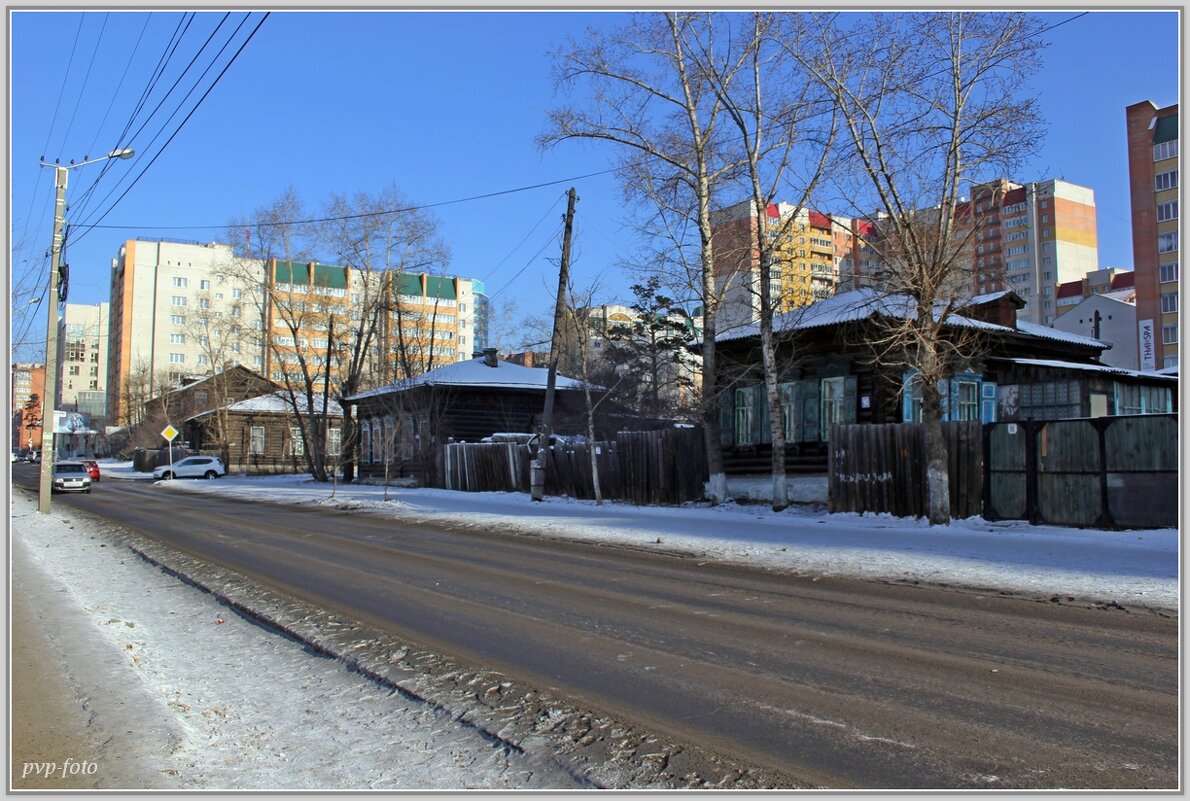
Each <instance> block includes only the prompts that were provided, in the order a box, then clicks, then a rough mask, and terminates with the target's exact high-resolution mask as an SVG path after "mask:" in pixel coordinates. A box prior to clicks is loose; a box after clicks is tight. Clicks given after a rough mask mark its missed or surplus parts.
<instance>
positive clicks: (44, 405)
mask: <svg viewBox="0 0 1190 801" xmlns="http://www.w3.org/2000/svg"><path fill="white" fill-rule="evenodd" d="M132 155H133V150H132V148H130V147H126V148H124V149H122V150H113V151H112V152H111V153H108V154H107V155H106V156H100V157H99V158H97V159H85V160H84V161H80V162H79V163H77V164H75V163H73V162H72V163H70V164H66V165H62V164H47V163H46V162H45V161H42V162H41V166H43V167H53V168H54V188H55V190H56V195H55V198H54V237H53V240H52V241H51V243H50V291H49V294H48V295H46V297H47V298H48V300H49V309H48V310H47V311H46V326H45V392H44V393H43V397H42V399H41V481H40V483H39V485H38V489H37V511H38V512H40V513H42V514H49V513H50V495H51V494H52V492H53V489H54V407H55V406H56V405H57V404H58V303H59V300H58V271H59V270H60V269H61V264H62V237H63V231H64V229H65V228H66V175H67V173H68V172H69V171H70V170H73V169H74V168H75V167H82V166H84V165H87V164H95V163H96V162H100V161H107V160H108V159H128V158H132Z"/></svg>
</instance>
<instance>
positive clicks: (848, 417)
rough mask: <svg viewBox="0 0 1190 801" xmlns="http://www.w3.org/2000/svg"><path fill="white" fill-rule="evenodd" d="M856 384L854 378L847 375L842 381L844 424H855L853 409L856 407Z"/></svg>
mask: <svg viewBox="0 0 1190 801" xmlns="http://www.w3.org/2000/svg"><path fill="white" fill-rule="evenodd" d="M857 384H858V382H857V381H856V378H855V376H853V375H849V376H847V377H846V378H844V379H843V419H842V422H844V423H854V422H855V407H856V406H857V405H858V401H857V400H856V394H857Z"/></svg>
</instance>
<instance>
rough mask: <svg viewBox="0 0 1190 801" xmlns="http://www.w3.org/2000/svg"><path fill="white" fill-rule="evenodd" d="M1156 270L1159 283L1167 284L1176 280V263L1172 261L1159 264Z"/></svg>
mask: <svg viewBox="0 0 1190 801" xmlns="http://www.w3.org/2000/svg"><path fill="white" fill-rule="evenodd" d="M1157 270H1158V272H1159V273H1160V275H1161V283H1163V284H1169V283H1173V282H1174V281H1176V280H1178V263H1177V262H1176V261H1175V262H1172V263H1170V264H1159V265H1157Z"/></svg>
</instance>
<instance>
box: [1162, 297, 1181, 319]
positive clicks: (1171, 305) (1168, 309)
mask: <svg viewBox="0 0 1190 801" xmlns="http://www.w3.org/2000/svg"><path fill="white" fill-rule="evenodd" d="M1177 310H1178V293H1177V292H1162V293H1161V313H1162V314H1170V313H1172V312H1176V311H1177Z"/></svg>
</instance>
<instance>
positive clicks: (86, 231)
mask: <svg viewBox="0 0 1190 801" xmlns="http://www.w3.org/2000/svg"><path fill="white" fill-rule="evenodd" d="M271 13H272V12H267V11H266V12H265V14H264V16H263V17H261V19H260V22H258V23H257V24H256V27H255V28H253V29H252V32H251V33H249V34H248V38H247V39H245V40H244V43H243V44H241V45H240V47H239V49H238V50H236V52H235V54H234V55H233V56H232V57H231V60H230V61H228V62H227V64H226V66H224V67H223V69H222V70H221V71H220V73H219V75H218V76H216V78H215V80H214V82H213V83H212V84H211V85H210V87H208V88H207V90H206V91H205V92H204V93H203V95H202V97H200V98H199V99H198V102H196V103H195V104H194V107H193V108H191V109H190V113H189V114H187V115H186V117H185V119H183V120H182V121H181V123H179V124H178V127H177V128H176V129H175V130H174V132H173V133H172V134H170V137H169V139H167V140H166V141H165V144H163V145H162V146H161V148H160V149H159V150H158V151H157V153H156V154H155V155H154V156H153V158H152V159H151V160H150V161H149V163H148V164H146V165H145V167H144V169H143V170H141V171H140V173H138V174H137V176H136V178H135V179H133V181H132V183H131V184H129V185H128V188H127V189H125V190H124V191H123V193H121V195H120V196H119V197H118V198H116V199H115V200H114V201H113V202H112V204H111V205H110V206H108V207H107V210H106V211H104V212H103V213H102V214H101V215H100V216H99V220H102V219H103V218H104V217H106V216H107V215H108V214H110V213H111V212H112V209H114V208H115V207H116V206H117V205H119V203H120V201H121V200H123V199H124V198H125V197H126V196H127V195H128V193H129V192H131V191H132V188H133V187H134V186H136V184H137V183H138V182H139V181H140V179H141V178H142V177H144V174H145V173H146V172H147V171H148V170H149V168H150V167H152V166H153V164H154V163H155V162H156V161H157V159H158V158H160V157H161V154H162V153H164V152H165V150H166V148H168V147H169V145H170V143H171V142H173V140H174V138H175V137H177V135H178V134H179V133H181V131H182V129H183V128H185V127H186V123H187V122H189V121H190V118H191V117H193V116H194V114H195V112H197V111H198V109H199V108H200V107H201V106H202V104H203V101H205V100H206V99H207V97H208V96H209V95H210V94H211V92H212V91H214V89H215V87H216V86H218V85H219V82H220V81H221V80H222V79H223V76H224V75H226V74H227V71H228V70H229V69H231V66H232V65H233V64H235V62H236V59H238V58H239V56H240V54H241V53H243V52H244V48H246V47H247V46H248V43H249V42H251V41H252V38H253V37H254V36H256V33H257V31H259V30H260V27H261V26H262V25H264V23H265V20H267V19H268V18H269V15H270V14H271ZM245 20H247V17H245ZM109 195H110V193H109ZM105 200H106V198H105ZM99 220H97V221H96V223H98V221H99ZM94 227H95V224H88V225H85V226H82V229H83V230H82V233H81V234H79V236H78V239H82V238H83V237H85V236H86V235H87V234H89V233H90V232H91V231H92V230H94ZM76 241H77V239H76Z"/></svg>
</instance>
